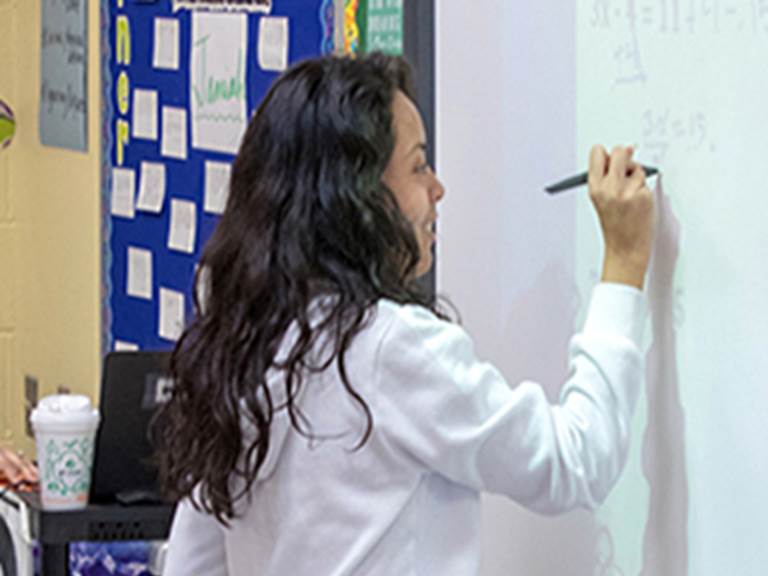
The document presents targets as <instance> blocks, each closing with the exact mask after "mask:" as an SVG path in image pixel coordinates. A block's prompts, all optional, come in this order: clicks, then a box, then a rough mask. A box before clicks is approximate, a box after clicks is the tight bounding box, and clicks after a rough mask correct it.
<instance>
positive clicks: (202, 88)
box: [192, 36, 245, 122]
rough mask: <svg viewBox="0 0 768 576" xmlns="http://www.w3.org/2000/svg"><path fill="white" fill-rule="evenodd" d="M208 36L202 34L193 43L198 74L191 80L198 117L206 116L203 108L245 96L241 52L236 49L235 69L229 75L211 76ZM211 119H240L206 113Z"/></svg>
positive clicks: (237, 99) (241, 98) (238, 118)
mask: <svg viewBox="0 0 768 576" xmlns="http://www.w3.org/2000/svg"><path fill="white" fill-rule="evenodd" d="M209 38H210V36H204V37H203V38H200V39H199V40H198V41H197V42H196V43H195V48H196V51H197V54H198V58H199V60H198V74H197V75H196V77H195V78H193V80H192V94H193V95H194V97H195V104H197V106H198V107H199V108H200V117H201V118H204V117H206V113H205V111H204V108H205V107H206V106H213V105H217V104H219V103H220V102H228V101H233V100H234V101H239V100H243V99H244V98H245V85H244V83H243V52H242V50H238V53H237V69H236V70H235V72H234V73H232V74H230V75H224V76H222V77H219V78H217V77H215V76H213V75H212V74H211V73H210V72H209V69H208V40H209ZM207 117H209V118H210V119H211V120H219V121H227V120H233V121H238V122H239V121H240V117H239V116H233V117H231V118H230V117H229V115H226V114H211V115H208V116H207Z"/></svg>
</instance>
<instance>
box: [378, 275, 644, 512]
mask: <svg viewBox="0 0 768 576" xmlns="http://www.w3.org/2000/svg"><path fill="white" fill-rule="evenodd" d="M645 316H646V301H645V296H644V295H643V294H642V293H641V292H640V291H639V290H637V289H635V288H632V287H629V286H625V285H618V284H600V285H598V286H597V287H596V288H595V290H594V292H593V295H592V300H591V303H590V308H589V311H588V314H587V319H586V322H585V325H584V328H583V330H582V331H581V332H580V333H578V334H576V335H575V336H574V337H573V338H572V340H571V344H570V352H569V366H570V376H569V378H568V379H567V381H566V382H565V384H564V385H563V387H562V392H561V395H560V401H559V403H557V404H551V403H550V402H549V401H548V400H547V398H546V396H545V394H544V391H543V390H542V388H541V386H540V385H538V384H535V383H532V382H522V383H520V384H519V385H518V386H516V387H514V388H511V387H510V386H509V384H508V383H507V382H506V380H505V379H504V377H503V376H502V375H501V373H500V372H499V371H498V370H497V369H495V368H494V367H493V366H492V365H490V364H488V363H486V362H482V361H480V360H478V358H477V357H476V355H475V352H474V348H473V344H472V341H471V339H470V338H469V336H468V335H467V333H466V332H465V331H464V330H463V329H462V328H461V327H459V326H456V325H454V324H451V323H448V322H444V321H441V320H439V319H437V318H436V317H435V316H434V315H432V314H431V313H430V312H429V311H427V310H424V309H423V308H419V307H416V306H406V307H401V308H400V309H399V310H398V312H397V313H396V318H395V320H394V321H393V322H392V323H391V324H390V326H389V328H388V330H387V332H386V334H385V335H384V337H383V339H382V340H381V344H380V346H379V349H378V352H377V356H376V378H377V382H376V390H377V394H376V407H377V410H379V411H380V414H381V417H380V418H378V419H377V420H376V426H377V427H379V428H381V431H382V435H383V438H384V439H385V441H386V442H387V443H389V444H390V445H391V447H392V449H393V450H394V451H395V452H398V453H400V454H401V455H402V456H403V458H405V459H407V460H408V461H409V462H411V463H413V464H415V465H416V466H419V467H422V468H423V469H424V470H425V471H433V472H437V473H439V474H442V475H444V476H445V477H447V478H449V479H451V480H452V481H454V482H458V483H461V484H464V485H466V486H469V487H472V488H475V489H477V490H482V491H489V492H494V493H498V494H505V495H507V496H508V497H510V498H512V499H513V500H515V501H517V502H518V503H520V504H521V505H523V506H525V507H527V508H529V509H532V510H535V511H537V512H540V513H544V514H556V513H561V512H565V511H567V510H570V509H572V508H574V507H579V506H580V507H587V508H594V507H596V506H597V505H598V504H600V503H601V502H602V501H603V500H604V499H605V497H606V496H607V494H608V492H609V490H610V489H611V487H612V486H613V484H614V483H615V482H616V480H617V479H618V476H619V474H620V472H621V470H622V468H623V465H624V462H625V460H626V456H627V452H628V448H629V430H630V420H631V417H632V413H633V412H634V407H635V402H636V399H637V396H638V393H639V390H640V387H641V385H642V382H643V362H642V356H641V352H640V339H641V336H642V330H643V326H644V323H645Z"/></svg>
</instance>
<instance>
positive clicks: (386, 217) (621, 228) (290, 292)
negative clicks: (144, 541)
mask: <svg viewBox="0 0 768 576" xmlns="http://www.w3.org/2000/svg"><path fill="white" fill-rule="evenodd" d="M589 170H590V172H589V173H590V193H591V196H592V199H593V202H594V205H595V207H596V209H597V211H598V214H599V217H600V222H601V225H602V229H603V237H604V240H605V261H604V267H603V275H602V280H603V281H602V282H601V283H600V285H598V286H597V287H596V289H595V291H594V294H593V296H592V301H591V305H590V310H589V313H588V318H587V320H586V324H585V326H584V327H583V329H582V331H581V332H580V333H578V334H576V335H575V336H574V337H573V341H572V345H571V350H570V365H571V375H570V377H569V379H568V381H567V382H565V384H564V386H563V389H562V395H561V398H560V403H559V404H556V405H551V404H550V403H549V402H548V401H547V399H546V397H545V395H544V393H543V391H542V389H541V387H540V386H539V385H537V384H534V383H530V382H525V383H522V384H519V385H517V386H516V387H513V386H511V385H510V383H508V382H507V381H505V379H504V377H503V375H502V374H500V373H499V372H498V371H497V370H496V369H495V368H494V367H493V366H491V365H489V364H487V363H484V362H482V361H481V360H480V359H479V358H478V356H477V355H476V353H475V350H474V349H473V345H472V340H471V339H470V336H469V335H468V334H467V333H466V332H465V331H464V330H463V329H462V328H461V327H460V326H458V325H456V324H455V323H452V322H450V321H448V320H447V319H445V318H444V317H443V315H442V314H441V313H440V311H439V310H438V309H436V308H435V306H434V305H433V303H432V301H431V300H430V298H429V297H428V296H426V295H424V294H423V293H421V292H420V291H419V289H418V288H417V285H416V283H415V280H416V278H417V277H418V276H420V275H422V274H424V273H425V272H427V271H428V270H429V268H430V267H431V265H432V245H433V243H434V239H435V237H434V223H435V219H436V217H437V205H438V203H439V202H440V201H441V200H442V199H443V197H444V195H445V190H444V188H443V185H442V184H441V182H440V181H439V180H438V179H437V177H436V175H435V174H434V172H433V171H432V169H431V168H430V166H429V164H428V163H427V160H426V135H425V131H424V126H423V124H422V120H421V117H420V115H419V112H418V110H417V109H416V107H415V105H414V104H413V99H412V92H411V85H410V82H409V79H408V70H407V68H406V66H405V64H404V63H403V62H402V61H401V60H400V59H397V58H391V57H385V56H382V55H373V56H370V57H366V58H362V59H358V60H349V59H318V60H308V61H305V62H303V63H300V64H298V65H296V66H295V67H293V68H292V69H290V70H289V71H288V72H286V73H285V74H284V75H283V76H282V77H281V78H280V79H279V80H278V81H277V82H276V83H275V84H274V86H273V87H272V89H271V90H270V92H269V93H268V94H267V96H266V97H265V99H264V101H263V102H262V104H261V105H260V107H259V109H258V110H257V112H256V114H255V115H254V117H253V119H252V120H251V123H250V125H249V126H248V129H247V131H246V133H245V136H244V138H243V141H242V144H241V147H240V151H239V153H238V156H237V158H236V160H235V162H234V165H233V171H232V179H231V183H230V196H229V200H228V204H227V207H226V211H225V213H224V215H223V216H222V218H221V221H220V223H219V225H218V227H217V228H216V231H215V232H214V234H213V236H212V238H211V240H210V242H209V243H208V245H207V247H206V249H205V252H204V255H203V257H202V261H201V270H202V269H204V270H206V271H207V272H206V274H205V276H204V277H205V278H208V280H207V281H206V285H205V291H204V292H205V301H204V302H198V303H197V306H196V316H195V318H194V320H193V321H192V323H191V324H190V325H189V326H188V327H187V329H186V331H185V332H184V334H183V336H182V338H181V339H180V341H179V343H178V345H177V348H176V350H175V352H174V356H173V362H172V364H173V367H172V370H173V376H174V379H175V388H174V391H173V395H172V398H171V400H170V401H169V403H168V404H167V405H166V407H165V409H164V412H163V414H162V417H161V420H160V422H161V424H162V427H161V431H162V434H161V456H162V468H163V478H164V483H165V486H166V488H167V489H168V490H169V492H170V494H171V495H172V496H173V497H174V498H176V499H179V500H180V504H179V506H178V508H177V513H176V517H175V519H174V525H173V529H172V533H171V539H170V548H169V553H168V560H167V567H166V571H165V574H166V576H176V575H182V574H184V575H187V574H196V575H209V574H210V575H222V576H223V575H229V576H246V575H249V576H250V575H253V574H259V575H262V576H267V575H275V576H277V575H279V576H285V575H289V574H290V575H291V576H302V575H312V576H318V575H322V576H325V575H336V576H341V575H348V574H364V575H369V576H370V575H392V576H395V575H404V574H425V575H433V574H452V575H453V574H458V575H465V574H466V575H470V574H476V573H477V570H478V565H479V550H480V542H479V534H480V529H479V528H480V524H479V513H480V492H481V491H489V492H494V493H499V494H505V495H507V496H509V497H510V498H512V499H514V500H515V501H517V502H519V503H521V504H522V505H524V506H526V507H528V508H530V509H532V510H536V511H539V512H541V513H545V514H555V513H560V512H564V511H567V510H570V509H572V508H574V507H577V506H582V507H594V506H597V505H598V504H599V503H600V502H601V501H602V500H603V499H604V498H605V497H606V494H607V493H608V491H609V489H610V488H611V486H612V485H613V484H614V482H615V481H616V479H617V477H618V475H619V473H620V471H621V468H622V465H623V463H624V460H625V456H626V454H627V449H628V441H629V438H628V434H629V429H630V426H629V424H630V417H631V414H632V411H633V408H634V404H635V399H636V396H637V393H638V391H639V389H640V386H641V383H642V379H643V374H642V371H643V363H642V359H641V355H640V351H639V349H638V342H639V339H640V332H641V327H642V325H643V323H644V319H645V301H644V296H643V294H642V292H641V288H642V286H643V278H644V275H645V271H646V267H647V264H648V258H649V253H650V248H651V233H652V212H653V201H652V195H651V192H650V191H649V190H648V189H647V188H646V186H645V178H644V175H643V172H642V169H641V168H640V167H639V166H638V165H636V164H635V163H634V162H633V160H632V150H631V149H622V148H616V149H615V150H613V152H612V153H611V154H610V155H608V154H607V153H606V152H605V151H604V150H603V149H602V148H601V147H596V148H595V149H593V151H592V155H591V158H590V169H589ZM474 192H475V193H476V192H477V191H474ZM467 193H469V192H467Z"/></svg>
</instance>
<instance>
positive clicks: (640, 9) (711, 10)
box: [589, 0, 768, 84]
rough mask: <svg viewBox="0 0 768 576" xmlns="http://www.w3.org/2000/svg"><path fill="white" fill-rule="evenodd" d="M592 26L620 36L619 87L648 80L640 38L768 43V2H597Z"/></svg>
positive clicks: (616, 53) (592, 9) (617, 56)
mask: <svg viewBox="0 0 768 576" xmlns="http://www.w3.org/2000/svg"><path fill="white" fill-rule="evenodd" d="M589 26H590V27H591V28H592V29H593V30H594V31H604V32H614V33H616V34H617V36H616V42H615V45H614V46H613V47H612V57H613V60H614V66H615V73H616V74H615V75H616V80H615V81H616V84H627V83H643V82H645V81H646V80H647V79H648V70H647V69H646V66H645V62H644V58H643V51H642V43H641V39H645V38H649V39H659V38H663V37H675V36H677V37H680V38H681V40H682V39H683V38H684V37H694V36H696V37H702V38H703V37H710V38H712V39H713V40H716V39H718V38H719V39H722V40H725V39H726V38H728V37H737V38H738V39H739V41H740V42H744V41H745V40H748V39H750V38H751V39H763V40H765V39H768V0H592V2H591V7H590V14H589Z"/></svg>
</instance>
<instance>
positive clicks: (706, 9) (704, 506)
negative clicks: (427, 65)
mask: <svg viewBox="0 0 768 576" xmlns="http://www.w3.org/2000/svg"><path fill="white" fill-rule="evenodd" d="M436 31H437V108H436V111H437V117H436V134H437V142H436V148H437V150H436V152H437V156H436V157H437V162H436V163H437V170H438V173H439V175H440V176H441V178H442V179H443V181H444V183H445V184H446V187H447V194H446V197H445V199H444V201H443V203H442V206H441V207H440V208H439V212H440V218H439V228H438V234H439V237H438V258H437V286H438V293H440V294H445V295H447V296H448V297H449V298H451V300H452V301H453V302H454V303H455V304H456V305H457V307H458V308H459V310H460V311H461V312H462V318H463V321H464V324H465V326H466V327H467V329H468V330H469V332H470V333H471V334H472V335H473V336H474V337H475V340H476V343H477V347H478V351H479V353H480V354H481V355H482V356H484V357H486V358H487V359H489V360H491V361H493V362H494V363H495V364H497V365H498V366H499V367H500V368H501V369H502V371H503V372H504V373H505V375H506V376H507V377H508V378H509V380H510V383H511V384H513V385H514V384H515V383H517V382H519V381H520V380H522V379H524V378H532V379H535V380H537V381H540V382H542V384H543V385H544V387H545V389H546V390H547V392H548V394H549V396H550V398H552V399H555V398H556V397H557V392H558V389H559V386H560V384H561V382H562V380H563V379H564V378H565V377H566V374H567V372H566V366H565V362H566V351H567V341H568V338H569V336H570V334H571V333H572V331H573V330H574V329H575V328H576V327H578V326H580V325H581V322H582V319H583V314H584V311H585V306H586V303H587V301H588V298H589V293H590V290H591V287H592V286H593V285H594V283H595V281H596V279H597V277H598V274H599V268H600V264H601V253H600V250H601V246H600V242H599V237H598V235H597V227H596V226H597V225H596V220H595V217H594V215H593V211H592V209H591V207H590V206H589V204H588V202H587V199H586V190H585V189H582V190H579V191H576V192H575V193H571V194H567V195H565V196H562V197H558V198H550V197H547V196H546V195H545V194H544V193H543V192H542V186H543V185H544V184H547V183H550V182H552V181H554V180H556V179H559V178H560V177H564V176H567V175H570V174H572V173H574V172H575V171H577V170H580V169H584V168H585V167H586V163H587V158H588V153H589V148H590V146H591V145H592V144H594V143H601V144H603V145H605V146H606V147H610V146H612V145H614V144H634V145H636V146H637V149H638V152H637V156H638V158H640V159H641V160H642V161H643V162H644V163H647V164H652V165H656V166H659V167H660V168H661V170H662V173H663V176H662V179H661V180H660V181H657V180H656V179H649V184H651V185H652V186H654V187H656V188H657V195H658V196H657V197H658V199H659V200H660V201H659V202H658V206H659V208H660V210H659V221H658V225H657V245H656V252H655V254H654V261H653V264H652V270H651V276H650V278H649V281H648V284H647V285H648V291H649V294H650V297H651V298H650V303H651V314H650V319H649V322H648V326H647V328H646V342H645V346H644V352H645V354H646V370H647V375H648V377H647V383H646V389H645V390H644V391H643V394H642V396H641V398H640V400H639V403H638V409H637V412H636V415H635V419H634V421H633V439H632V448H631V452H630V455H629V459H628V462H627V466H626V469H625V471H624V474H623V476H622V478H621V479H620V481H619V483H618V484H617V486H616V488H615V489H614V491H613V492H612V494H611V495H610V497H609V498H608V500H607V501H606V503H605V504H604V505H603V506H602V507H601V508H600V509H599V510H598V511H597V512H596V513H594V514H593V513H590V512H585V511H577V512H574V513H571V514H568V515H566V516H563V517H560V518H556V519H547V518H539V517H536V516H534V515H533V514H530V513H528V512H525V511H524V510H521V509H520V508H519V507H518V506H516V505H514V504H513V503H510V502H508V501H505V500H503V499H501V498H497V497H492V496H489V497H485V499H484V515H485V521H484V526H483V529H484V533H483V542H484V551H483V553H484V558H483V565H482V574H483V575H502V574H504V575H508V574H516V573H521V574H526V575H531V574H542V575H544V574H547V575H549V574H584V575H586V574H590V575H592V574H600V575H611V576H615V575H629V574H649V575H650V574H653V575H664V574H674V575H685V574H693V575H696V576H699V575H705V576H707V575H713V576H714V575H718V576H719V575H722V574H738V575H739V576H744V575H747V576H748V575H753V574H754V575H757V574H765V573H766V566H768V546H765V542H766V519H768V502H766V499H765V498H764V497H763V493H764V487H765V486H766V485H768V458H766V457H765V455H764V450H765V447H766V446H768V417H766V409H765V406H766V403H767V402H766V400H768V387H766V385H765V381H766V377H767V376H768V354H766V353H765V352H764V349H765V345H766V343H768V298H766V295H768V265H767V263H768V247H767V246H768V232H767V231H766V226H765V225H764V222H763V220H764V219H765V215H766V214H768V190H766V188H768V186H767V185H766V184H765V180H764V178H763V172H764V166H765V158H766V157H768V138H766V137H765V136H764V132H765V127H766V126H768V107H766V104H765V103H766V101H768V76H767V75H766V74H765V54H766V53H768V2H765V1H763V0H677V1H673V0H653V1H651V0H623V1H618V0H578V1H577V2H575V3H560V2H554V1H553V0H542V1H541V2H538V3H518V2H505V1H503V0H484V2H483V3H482V10H475V11H474V12H471V13H470V12H469V11H468V10H467V9H466V4H465V3H463V2H458V1H457V0H445V1H443V2H439V3H437V26H436Z"/></svg>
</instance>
